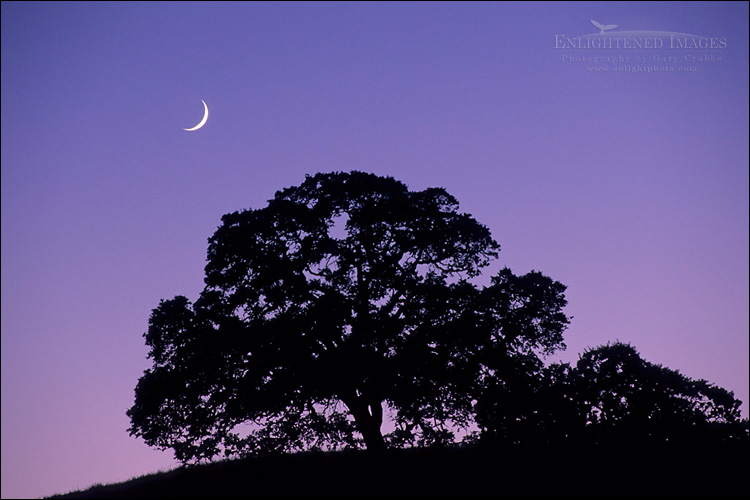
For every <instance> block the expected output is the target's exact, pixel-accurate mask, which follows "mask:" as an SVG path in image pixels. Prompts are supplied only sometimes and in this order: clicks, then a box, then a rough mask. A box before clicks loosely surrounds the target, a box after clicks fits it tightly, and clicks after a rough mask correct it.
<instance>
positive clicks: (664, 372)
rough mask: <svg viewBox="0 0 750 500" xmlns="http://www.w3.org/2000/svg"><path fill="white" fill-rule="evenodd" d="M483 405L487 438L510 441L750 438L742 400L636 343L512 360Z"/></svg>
mask: <svg viewBox="0 0 750 500" xmlns="http://www.w3.org/2000/svg"><path fill="white" fill-rule="evenodd" d="M505 366H506V371H505V372H503V374H502V376H501V377H498V378H495V379H488V380H487V383H486V384H485V386H484V389H483V391H482V393H481V394H480V396H479V402H478V404H477V422H478V423H479V425H480V428H481V429H482V431H483V436H484V437H485V438H489V439H491V440H493V441H499V442H502V443H510V444H516V445H518V444H522V445H528V444H546V445H549V444H558V445H559V444H561V443H562V442H567V443H568V444H576V445H580V444H584V445H591V444H593V445H601V446H604V447H607V448H608V447H617V448H620V449H631V448H634V447H635V448H637V447H639V446H643V445H649V446H653V445H664V444H666V443H670V444H681V445H684V444H689V445H690V446H692V447H695V446H697V445H699V444H701V443H702V444H718V443H720V442H722V441H737V440H741V439H744V440H747V438H748V436H747V420H744V421H743V420H741V418H740V411H739V407H740V405H741V401H739V400H737V399H735V398H734V394H732V393H731V392H729V391H727V390H725V389H722V388H720V387H717V386H715V385H713V384H710V383H708V382H706V381H705V380H692V379H690V378H688V377H685V376H684V375H682V374H680V373H679V372H677V371H675V370H671V369H669V368H665V367H663V366H661V365H656V364H653V363H649V362H648V361H646V360H644V359H643V358H641V356H640V355H639V354H638V352H637V351H636V349H635V348H634V347H633V346H631V345H630V344H625V343H621V342H616V343H614V344H607V345H604V346H600V347H597V348H594V349H589V350H587V351H585V352H584V353H583V354H582V355H581V356H580V358H579V360H578V362H577V364H576V365H575V366H574V367H572V368H571V366H570V365H568V364H554V365H552V366H550V367H547V368H544V367H543V365H542V363H541V361H539V360H538V359H537V358H536V357H533V356H526V357H525V358H517V359H516V360H515V362H514V363H506V365H505Z"/></svg>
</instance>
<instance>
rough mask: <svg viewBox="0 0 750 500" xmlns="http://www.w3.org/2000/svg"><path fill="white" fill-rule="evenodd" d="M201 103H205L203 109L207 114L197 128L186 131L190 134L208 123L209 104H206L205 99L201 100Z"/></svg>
mask: <svg viewBox="0 0 750 500" xmlns="http://www.w3.org/2000/svg"><path fill="white" fill-rule="evenodd" d="M201 102H202V103H203V107H204V108H205V110H206V111H205V113H204V114H203V119H202V120H201V121H200V123H198V125H196V126H195V127H193V128H186V129H185V130H187V131H188V132H192V131H193V130H198V129H199V128H201V127H202V126H203V125H205V124H206V121H207V120H208V104H206V101H204V100H203V99H201Z"/></svg>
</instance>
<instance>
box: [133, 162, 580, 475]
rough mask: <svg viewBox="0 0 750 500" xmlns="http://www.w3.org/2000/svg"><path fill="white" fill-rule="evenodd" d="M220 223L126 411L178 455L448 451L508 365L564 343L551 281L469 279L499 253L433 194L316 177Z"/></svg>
mask: <svg viewBox="0 0 750 500" xmlns="http://www.w3.org/2000/svg"><path fill="white" fill-rule="evenodd" d="M222 222H223V224H222V225H221V226H220V227H219V229H218V230H217V231H216V233H215V234H214V235H213V237H212V238H211V239H210V240H209V249H208V264H207V266H206V278H205V283H206V286H205V289H204V290H203V292H202V293H201V296H200V298H199V299H198V300H197V301H196V302H195V304H191V303H190V301H189V300H188V299H187V298H185V297H182V296H177V297H175V298H174V299H171V300H163V301H161V303H160V304H159V306H158V307H157V308H155V309H154V310H153V313H152V315H151V318H150V321H149V328H148V331H147V332H146V333H145V335H144V336H145V339H146V343H147V345H148V346H149V348H150V351H149V354H148V357H149V358H150V359H151V360H152V361H153V366H152V367H151V368H149V369H148V370H146V371H145V373H144V374H143V376H142V377H141V379H140V381H139V382H138V385H137V387H136V391H135V404H134V405H133V407H132V408H131V409H130V410H129V411H128V416H129V417H130V421H131V427H130V432H131V434H133V435H136V436H140V437H142V438H143V439H144V440H145V441H146V443H148V444H149V445H152V446H156V447H159V448H162V449H168V448H171V449H173V450H174V452H175V456H176V458H177V459H179V460H181V461H183V462H193V461H199V460H201V459H210V458H212V457H214V456H216V455H219V454H224V455H230V456H231V455H244V454H259V453H267V452H290V451H299V450H318V449H322V450H327V449H337V448H357V447H361V446H365V447H366V448H367V449H369V450H376V451H377V450H381V449H383V448H384V447H386V446H387V445H388V444H390V445H396V446H405V445H415V444H418V445H431V444H440V443H447V442H451V441H452V440H453V439H454V434H453V432H454V430H455V429H456V428H460V427H469V426H471V425H473V423H474V416H475V409H474V404H475V401H476V400H477V398H478V397H479V395H480V394H481V393H482V391H483V390H484V389H483V387H484V386H485V385H486V384H487V382H488V381H490V380H492V381H496V380H504V379H505V377H515V376H516V374H514V373H512V370H511V372H508V370H507V367H506V366H505V363H506V361H507V360H509V359H523V358H524V357H529V356H532V357H533V356H535V355H534V354H533V353H534V352H548V353H549V352H553V351H555V350H556V349H559V348H561V347H563V340H562V333H563V331H564V330H565V328H566V326H567V324H568V322H569V320H568V318H567V316H566V315H565V314H564V313H563V312H562V308H563V307H564V306H565V305H566V301H565V298H564V294H563V293H564V291H565V286H563V285H562V284H560V283H558V282H555V281H553V280H551V279H550V278H547V277H545V276H543V275H542V274H541V273H538V272H532V273H529V274H527V275H524V276H515V275H513V274H512V273H511V272H510V270H508V269H504V270H502V271H500V272H499V273H498V274H497V275H496V276H495V277H493V279H492V282H491V285H490V286H487V287H482V288H480V287H477V286H475V285H473V284H471V283H469V282H468V281H467V279H468V278H471V277H475V276H477V275H479V274H480V272H481V270H482V268H484V267H485V266H487V265H488V264H489V262H490V261H491V260H492V259H494V258H496V257H497V254H498V251H499V248H500V247H499V245H498V244H497V243H496V242H495V241H494V240H493V239H492V237H491V235H490V232H489V230H488V229H487V228H486V227H485V226H483V225H481V224H480V223H478V222H477V221H476V220H474V219H473V218H472V217H471V216H469V215H467V214H463V213H460V212H458V202H457V201H456V200H455V198H453V197H452V196H451V195H449V194H448V193H447V192H446V191H445V190H443V189H439V188H430V189H426V190H424V191H409V190H408V189H407V187H406V186H405V185H404V184H402V183H400V182H398V181H396V180H394V179H392V178H390V177H378V176H375V175H371V174H366V173H361V172H351V173H330V174H317V175H315V176H312V177H310V176H308V177H307V178H306V179H305V181H304V182H303V183H302V184H301V185H300V186H297V187H291V188H287V189H284V190H282V191H279V192H277V193H276V195H275V197H274V198H273V199H272V200H270V201H269V203H268V206H267V207H265V208H262V209H258V210H246V211H241V212H235V213H231V214H227V215H225V216H224V217H223V218H222ZM386 410H387V411H390V412H391V414H392V415H393V419H394V425H395V431H394V432H393V433H392V434H391V435H389V436H385V437H384V436H383V434H382V432H381V426H382V422H383V413H384V411H386Z"/></svg>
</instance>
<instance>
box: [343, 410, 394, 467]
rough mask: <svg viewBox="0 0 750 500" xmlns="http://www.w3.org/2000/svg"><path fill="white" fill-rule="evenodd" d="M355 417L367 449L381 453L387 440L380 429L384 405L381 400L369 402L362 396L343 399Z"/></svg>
mask: <svg viewBox="0 0 750 500" xmlns="http://www.w3.org/2000/svg"><path fill="white" fill-rule="evenodd" d="M343 401H344V404H346V406H348V407H349V411H350V412H351V413H352V416H353V417H354V422H355V423H356V424H357V429H358V430H359V432H360V433H361V434H362V439H364V441H365V446H366V447H367V450H368V451H370V452H372V453H374V454H379V453H380V452H381V451H383V450H384V449H385V440H384V439H383V434H382V432H381V431H380V426H381V425H382V423H383V407H382V406H381V401H371V402H370V403H369V404H368V403H366V402H365V401H364V398H362V397H361V396H359V397H358V396H354V397H353V398H351V399H349V398H347V399H345V400H343Z"/></svg>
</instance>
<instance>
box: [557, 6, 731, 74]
mask: <svg viewBox="0 0 750 500" xmlns="http://www.w3.org/2000/svg"><path fill="white" fill-rule="evenodd" d="M590 21H591V24H592V25H593V26H594V27H595V28H596V29H597V30H598V31H596V32H595V33H590V34H587V35H579V36H567V35H555V40H554V42H555V43H554V49H555V51H556V52H557V53H558V54H562V61H563V62H566V63H583V64H586V69H587V70H588V71H591V72H597V73H607V72H630V73H635V72H647V73H664V72H696V71H698V70H699V68H700V67H701V66H706V63H716V62H720V61H721V60H722V55H721V51H722V50H724V49H726V48H727V39H726V37H713V36H703V35H694V34H691V33H681V32H675V31H647V30H622V29H621V27H620V25H618V24H604V23H601V22H599V21H597V20H595V19H590ZM618 28H620V29H618Z"/></svg>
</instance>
